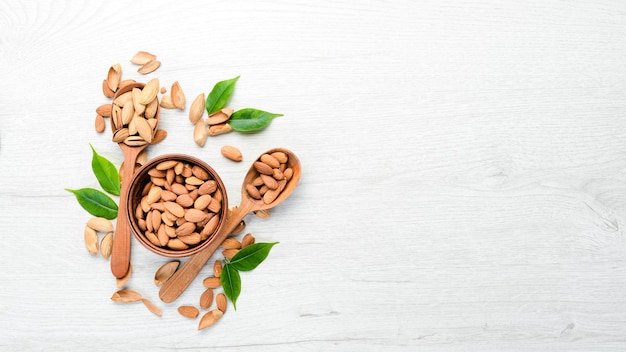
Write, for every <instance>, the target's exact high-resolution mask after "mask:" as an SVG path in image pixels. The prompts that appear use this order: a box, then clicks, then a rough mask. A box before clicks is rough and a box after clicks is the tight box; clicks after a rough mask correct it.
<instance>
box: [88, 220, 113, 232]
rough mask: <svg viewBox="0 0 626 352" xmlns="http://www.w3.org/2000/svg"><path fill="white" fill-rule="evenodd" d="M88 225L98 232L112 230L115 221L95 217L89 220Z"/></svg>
mask: <svg viewBox="0 0 626 352" xmlns="http://www.w3.org/2000/svg"><path fill="white" fill-rule="evenodd" d="M87 226H89V227H91V228H92V229H94V230H96V231H97V232H111V231H113V223H112V222H111V221H110V220H107V219H105V218H102V217H93V218H91V219H89V221H87Z"/></svg>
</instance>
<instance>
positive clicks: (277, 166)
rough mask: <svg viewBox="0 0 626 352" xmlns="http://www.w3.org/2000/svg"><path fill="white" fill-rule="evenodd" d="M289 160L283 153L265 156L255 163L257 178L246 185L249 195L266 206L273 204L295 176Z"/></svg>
mask: <svg viewBox="0 0 626 352" xmlns="http://www.w3.org/2000/svg"><path fill="white" fill-rule="evenodd" d="M288 161H289V158H288V156H287V154H285V153H283V152H274V153H271V154H263V155H261V156H260V157H259V159H257V161H255V162H254V164H253V165H254V168H255V169H256V171H257V173H258V174H257V177H256V178H254V179H253V180H252V181H251V182H250V183H248V184H247V185H246V192H247V193H248V195H249V196H250V197H252V198H254V199H257V200H261V199H262V200H263V202H264V203H265V204H269V203H271V202H273V201H274V200H275V199H276V198H277V197H278V196H279V195H280V193H281V192H282V191H283V189H285V186H286V185H287V182H289V180H291V177H292V176H293V170H292V169H291V168H290V167H288V166H287V164H288Z"/></svg>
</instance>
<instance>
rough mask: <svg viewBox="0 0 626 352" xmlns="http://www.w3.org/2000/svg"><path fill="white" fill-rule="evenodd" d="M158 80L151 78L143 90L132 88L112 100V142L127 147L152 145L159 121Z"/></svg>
mask: <svg viewBox="0 0 626 352" xmlns="http://www.w3.org/2000/svg"><path fill="white" fill-rule="evenodd" d="M158 91H159V80H158V79H157V78H153V79H152V80H150V81H149V82H148V83H147V84H146V85H145V86H144V87H143V89H141V88H137V87H136V88H132V90H130V91H127V92H125V93H122V94H120V95H118V96H117V97H116V98H115V99H114V100H113V106H112V111H111V123H112V125H113V131H114V133H113V142H115V143H125V144H127V145H129V146H140V145H145V144H149V143H152V140H153V137H154V133H155V132H156V130H157V127H158V124H159V120H158V118H157V110H158V108H159V100H158V99H157V93H158Z"/></svg>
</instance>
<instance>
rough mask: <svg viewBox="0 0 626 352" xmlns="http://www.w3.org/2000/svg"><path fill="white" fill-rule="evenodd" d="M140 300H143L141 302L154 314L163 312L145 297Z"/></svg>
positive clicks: (160, 314) (159, 314)
mask: <svg viewBox="0 0 626 352" xmlns="http://www.w3.org/2000/svg"><path fill="white" fill-rule="evenodd" d="M141 302H143V304H144V305H145V306H146V308H148V310H149V311H151V312H152V313H154V314H155V315H158V316H162V315H163V312H162V311H161V308H159V307H157V306H156V305H155V304H154V303H152V302H151V301H150V300H148V299H147V298H142V299H141Z"/></svg>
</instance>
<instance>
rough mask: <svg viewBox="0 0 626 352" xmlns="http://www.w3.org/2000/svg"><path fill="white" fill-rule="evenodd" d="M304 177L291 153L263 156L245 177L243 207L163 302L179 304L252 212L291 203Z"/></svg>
mask: <svg viewBox="0 0 626 352" xmlns="http://www.w3.org/2000/svg"><path fill="white" fill-rule="evenodd" d="M301 173H302V167H301V165H300V160H299V159H298V157H297V156H296V155H295V154H294V153H293V152H292V151H290V150H288V149H285V148H274V149H270V150H268V151H266V152H265V153H263V154H261V156H259V158H257V159H256V160H255V162H254V163H253V164H252V166H251V167H250V169H249V170H248V173H247V174H246V176H245V177H244V180H243V184H242V187H241V203H239V206H237V207H234V208H233V209H232V211H231V213H230V214H229V215H228V218H227V220H226V225H225V226H224V227H223V228H222V229H221V230H220V231H219V232H216V233H215V234H214V236H213V238H212V239H211V240H210V244H208V245H207V246H206V247H205V248H204V249H202V250H201V251H199V252H198V253H196V254H194V255H193V256H192V257H191V258H189V260H188V261H187V262H186V263H185V264H184V265H183V266H182V267H181V268H180V269H179V270H178V271H177V272H176V273H174V275H173V276H172V277H171V278H170V279H169V280H167V281H166V282H165V283H164V284H163V286H162V287H161V290H160V291H159V297H160V298H161V300H162V301H163V302H166V303H170V302H173V301H174V300H176V298H178V296H180V294H181V293H183V292H184V291H185V289H186V288H187V287H188V286H189V284H190V283H191V282H192V281H193V280H194V278H195V277H196V276H197V275H198V273H199V272H200V270H201V269H202V267H204V265H205V264H206V262H207V261H208V260H209V258H211V256H212V255H213V253H214V252H215V250H216V249H217V248H218V247H219V245H220V244H221V243H222V242H223V241H224V240H225V239H226V237H228V235H229V234H230V233H231V232H232V231H233V230H234V229H235V228H236V227H237V225H239V223H240V222H241V220H243V218H244V217H246V215H248V214H250V213H251V212H254V211H258V210H265V209H270V208H273V207H275V206H277V205H278V204H280V203H281V202H283V201H284V200H285V199H287V197H289V195H291V193H292V192H293V191H294V189H295V188H296V186H297V185H298V182H299V181H300V174H301ZM261 181H263V183H262V184H261ZM252 188H254V189H255V190H253V189H252Z"/></svg>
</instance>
